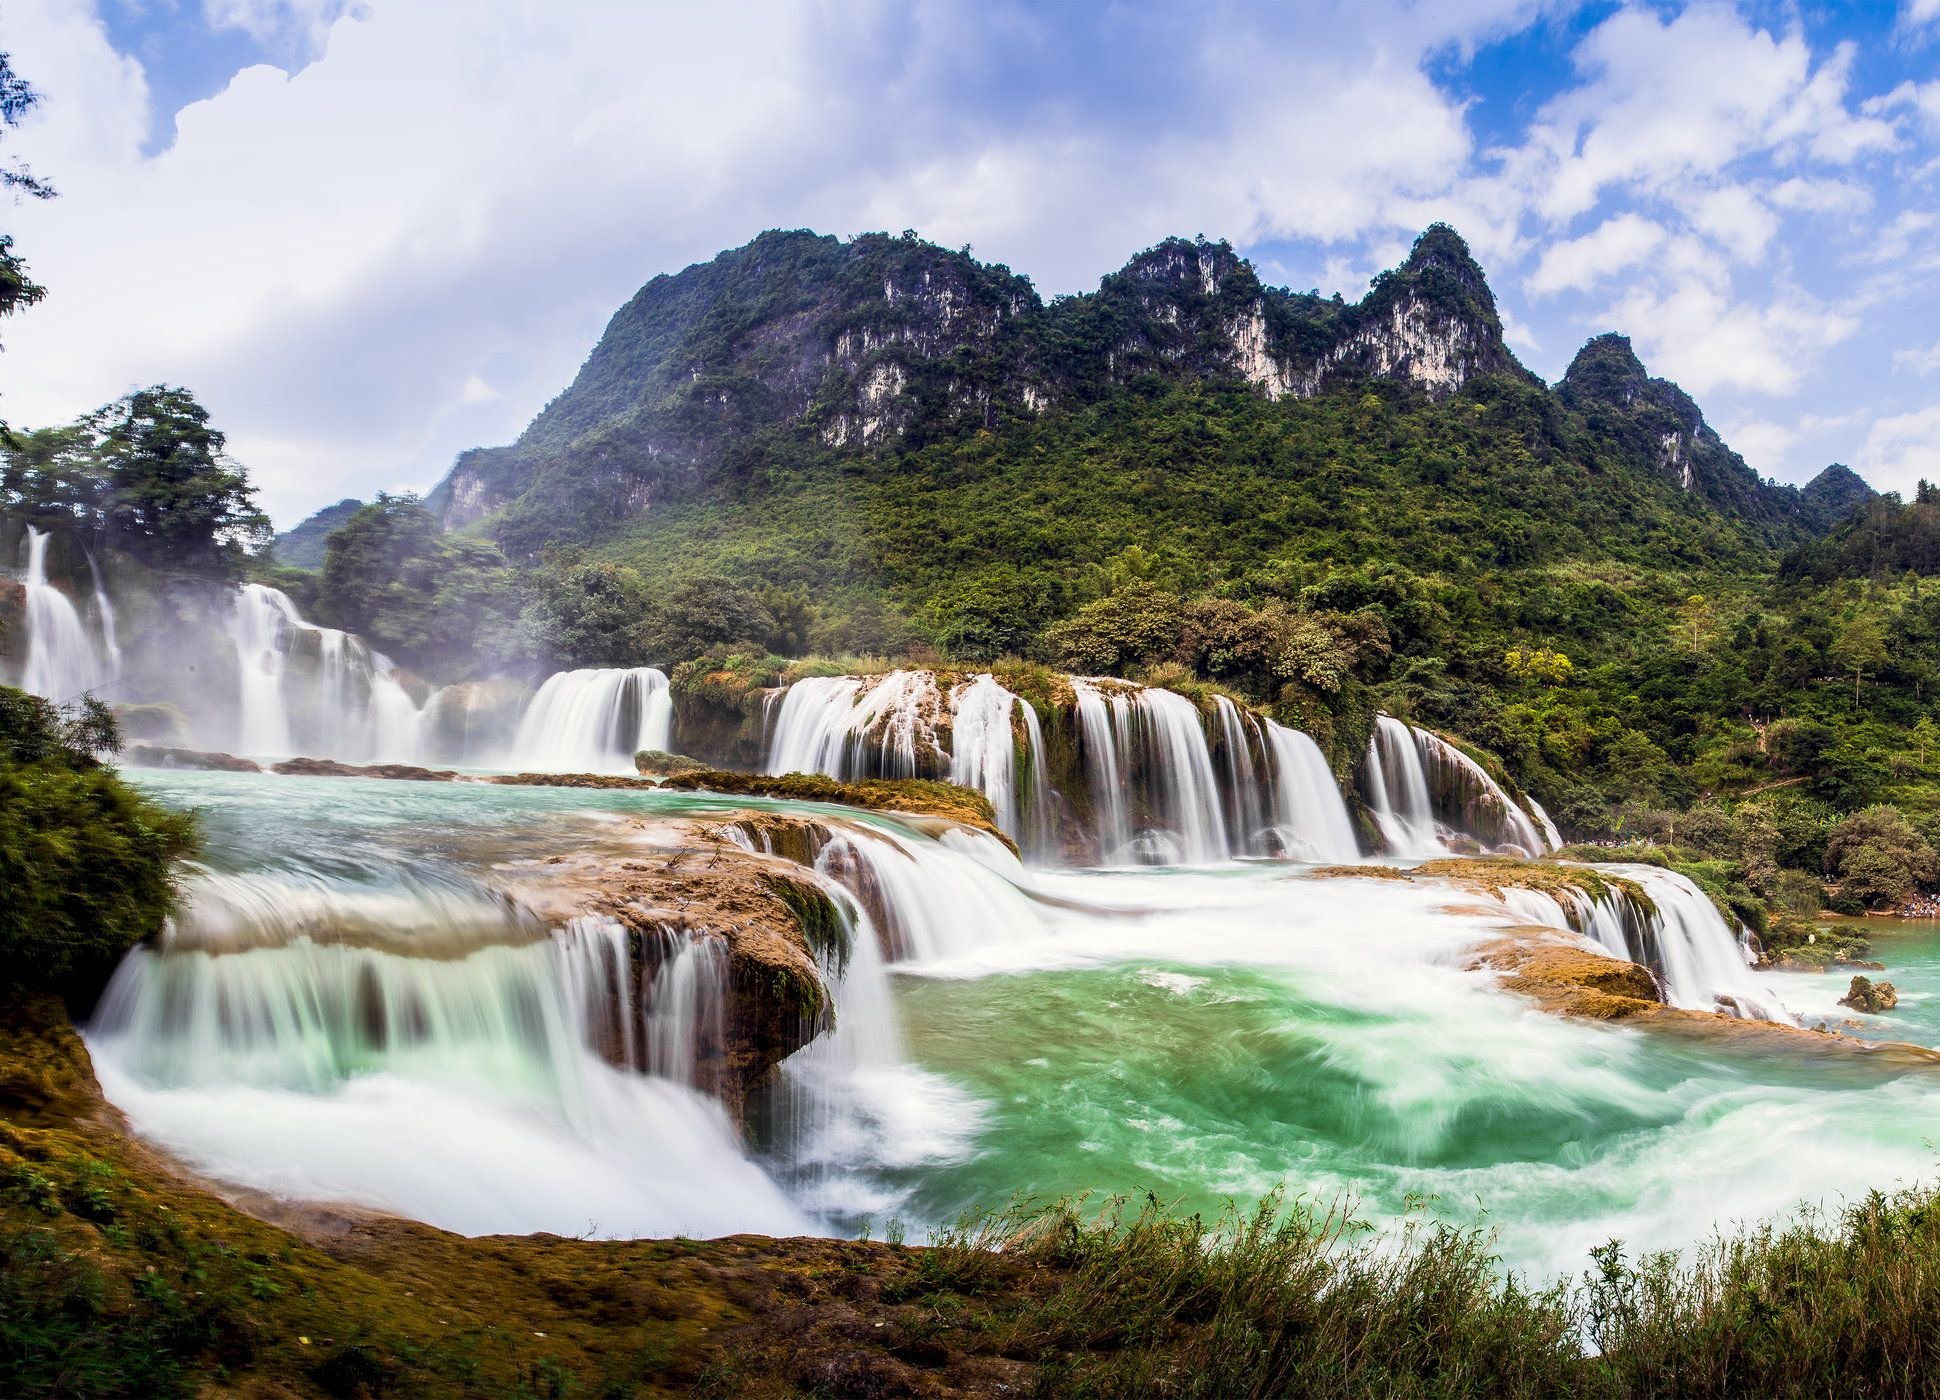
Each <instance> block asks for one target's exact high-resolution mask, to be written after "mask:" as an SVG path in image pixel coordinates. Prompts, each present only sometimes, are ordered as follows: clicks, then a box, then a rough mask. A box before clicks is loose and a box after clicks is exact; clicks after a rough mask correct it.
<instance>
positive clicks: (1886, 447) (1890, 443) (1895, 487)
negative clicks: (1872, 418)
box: [1859, 404, 1940, 496]
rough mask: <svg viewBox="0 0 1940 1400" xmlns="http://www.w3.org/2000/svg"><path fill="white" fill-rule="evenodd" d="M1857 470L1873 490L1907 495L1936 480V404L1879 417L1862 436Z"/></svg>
mask: <svg viewBox="0 0 1940 1400" xmlns="http://www.w3.org/2000/svg"><path fill="white" fill-rule="evenodd" d="M1859 467H1860V470H1862V471H1863V472H1865V474H1866V479H1867V480H1869V481H1870V482H1872V484H1873V486H1874V487H1875V489H1877V490H1881V491H1898V492H1900V493H1901V494H1902V495H1905V496H1911V495H1912V494H1913V490H1914V488H1915V487H1916V486H1918V485H1919V483H1920V482H1922V481H1940V404H1935V405H1933V406H1931V407H1928V408H1920V409H1915V410H1914V411H1913V412H1911V413H1899V414H1894V415H1892V416H1890V417H1886V418H1881V419H1880V420H1878V421H1877V422H1876V423H1874V424H1873V426H1872V428H1871V429H1870V430H1868V432H1867V433H1866V442H1865V445H1864V446H1863V447H1861V448H1860V450H1859Z"/></svg>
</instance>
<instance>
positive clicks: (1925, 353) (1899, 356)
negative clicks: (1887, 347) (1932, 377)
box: [1893, 340, 1940, 374]
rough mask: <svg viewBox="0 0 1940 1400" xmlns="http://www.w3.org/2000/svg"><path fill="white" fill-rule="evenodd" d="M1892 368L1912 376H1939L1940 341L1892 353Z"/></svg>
mask: <svg viewBox="0 0 1940 1400" xmlns="http://www.w3.org/2000/svg"><path fill="white" fill-rule="evenodd" d="M1893 368H1894V369H1903V370H1909V371H1911V372H1912V373H1914V374H1940V340H1936V341H1934V342H1933V344H1931V345H1916V346H1911V347H1909V348H1907V349H1905V350H1895V351H1894V352H1893Z"/></svg>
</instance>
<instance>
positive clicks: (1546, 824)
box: [1529, 797, 1563, 851]
mask: <svg viewBox="0 0 1940 1400" xmlns="http://www.w3.org/2000/svg"><path fill="white" fill-rule="evenodd" d="M1529 812H1530V815H1531V816H1533V817H1535V819H1536V825H1537V826H1539V827H1541V828H1542V829H1543V840H1544V841H1546V842H1547V843H1548V849H1549V850H1552V851H1555V850H1561V849H1562V846H1563V833H1562V832H1560V831H1558V830H1557V829H1556V823H1555V822H1553V821H1551V820H1550V819H1549V813H1548V812H1545V811H1544V810H1543V804H1542V803H1540V802H1538V801H1537V800H1536V799H1535V798H1533V797H1531V798H1530V799H1529Z"/></svg>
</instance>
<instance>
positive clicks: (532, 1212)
mask: <svg viewBox="0 0 1940 1400" xmlns="http://www.w3.org/2000/svg"><path fill="white" fill-rule="evenodd" d="M230 894H231V896H232V898H231V899H229V900H228V901H227V903H229V904H233V903H234V899H233V894H234V892H233V891H231V892H230ZM219 902H221V901H219ZM201 907H202V902H201V901H194V902H192V903H191V905H190V909H189V911H188V912H186V913H185V914H184V916H183V921H184V926H183V929H182V930H181V931H180V932H178V933H176V934H174V935H172V936H171V937H169V938H166V939H165V940H164V942H163V943H162V944H161V946H160V947H159V948H158V949H155V950H152V951H151V950H149V949H146V948H143V949H137V950H136V951H135V952H134V953H132V954H131V955H130V956H129V958H128V959H127V960H126V961H125V962H124V963H123V964H122V966H121V968H120V969H119V970H118V971H117V973H116V975H115V978H114V980H113V982H112V983H111V984H110V986H109V988H108V991H107V993H106V994H105V995H104V997H103V999H102V1003H101V1006H100V1008H99V1009H98V1011H97V1013H96V1016H95V1019H94V1024H93V1027H92V1029H91V1031H90V1033H89V1045H90V1048H91V1049H92V1051H93V1053H94V1056H95V1062H96V1065H97V1069H98V1072H99V1074H100V1077H101V1080H102V1085H103V1088H104V1090H105V1092H106V1093H107V1094H108V1095H109V1097H110V1098H111V1099H112V1100H113V1101H114V1102H115V1103H116V1104H117V1105H118V1106H119V1107H121V1108H122V1109H123V1110H124V1111H126V1112H127V1113H128V1114H129V1116H130V1117H131V1119H133V1121H134V1122H135V1123H136V1124H137V1125H138V1126H139V1127H140V1129H141V1130H142V1131H143V1132H144V1133H145V1134H146V1135H148V1136H149V1137H152V1138H154V1139H155V1140H156V1141H158V1142H160V1143H161V1144H163V1145H164V1146H165V1147H168V1148H170V1149H172V1150H174V1151H176V1152H178V1153H180V1154H181V1155H182V1156H183V1157H184V1158H185V1159H186V1160H188V1161H189V1162H191V1163H192V1164H193V1165H195V1166H196V1167H198V1168H199V1169H201V1170H203V1171H205V1172H207V1173H208V1174H210V1175H211V1176H214V1177H216V1178H219V1179H225V1180H232V1181H237V1182H240V1183H246V1184H248V1185H251V1186H254V1187H257V1188H259V1189H263V1190H267V1191H271V1192H274V1193H276V1194H279V1195H285V1196H291V1197H295V1198H299V1199H311V1200H326V1201H328V1200H345V1201H351V1202H355V1203H359V1204H364V1205H369V1206H374V1207H377V1208H380V1209H385V1210H393V1211H398V1212H400V1213H403V1214H406V1215H411V1216H414V1217H416V1218H418V1219H422V1220H426V1221H429V1222H431V1223H433V1224H436V1225H440V1226H443V1227H445V1228H448V1229H453V1230H458V1231H461V1232H464V1233H470V1234H482V1233H491V1232H498V1231H519V1232H525V1231H532V1230H551V1231H556V1232H562V1233H573V1234H578V1233H585V1232H589V1231H590V1232H591V1233H595V1234H600V1235H605V1236H614V1237H622V1236H634V1235H641V1234H670V1233H688V1234H722V1233H728V1232H733V1231H739V1230H749V1229H755V1230H772V1231H776V1232H797V1231H801V1230H803V1229H806V1228H807V1227H808V1221H807V1220H806V1218H805V1217H804V1216H803V1215H802V1214H801V1213H800V1212H799V1211H798V1210H796V1209H795V1208H794V1207H793V1206H791V1205H790V1204H789V1203H788V1202H787V1200H786V1199H785V1198H784V1197H783V1196H782V1194H781V1192H780V1191H779V1190H778V1189H777V1188H776V1187H775V1185H774V1184H773V1183H772V1182H771V1181H770V1180H769V1179H768V1178H767V1177H766V1176H765V1175H764V1174H763V1173H762V1172H761V1171H760V1169H759V1168H758V1167H756V1166H755V1165H754V1164H753V1163H752V1162H751V1161H749V1160H748V1159H747V1157H746V1156H745V1154H744V1153H743V1151H742V1150H741V1148H740V1146H739V1144H738V1142H737V1140H736V1137H735V1133H734V1131H733V1129H732V1127H731V1125H730V1124H729V1122H728V1119H727V1117H726V1115H725V1114H724V1113H723V1111H722V1110H721V1109H720V1107H719V1105H718V1104H716V1103H714V1102H713V1101H711V1100H709V1099H707V1098H706V1097H704V1096H702V1095H701V1094H699V1093H697V1092H695V1091H694V1090H693V1089H692V1088H691V1087H689V1086H688V1083H687V1082H684V1081H685V1080H691V1078H692V1077H693V1067H694V1051H693V1046H694V1044H695V1042H696V1039H697V1037H698V1036H699V1035H700V1034H702V1033H703V1032H704V1027H705V1021H706V1018H707V1017H708V1016H709V1015H710V1014H718V1011H717V1010H715V1011H710V1009H709V999H710V997H713V998H714V1005H715V1007H716V1008H717V1007H718V997H717V996H716V994H715V992H714V991H712V990H710V974H709V970H708V954H707V953H706V952H705V951H699V950H701V943H700V942H696V943H695V944H694V946H693V949H692V950H683V952H682V953H681V954H677V955H676V956H675V957H673V958H672V959H670V960H669V961H668V962H667V963H666V964H664V965H663V967H662V969H661V974H660V977H659V978H658V979H657V980H656V982H655V984H654V987H653V990H652V992H651V994H650V995H649V996H648V997H647V998H646V1000H645V1001H644V1003H643V1002H642V1001H641V999H640V998H639V996H638V993H637V989H636V987H635V983H634V979H633V977H632V976H631V974H630V970H629V964H628V959H627V952H626V938H625V934H624V931H622V930H619V929H618V928H617V926H615V925H611V924H606V923H603V922H601V921H594V920H575V921H573V922H572V923H571V924H569V925H567V926H566V927H565V928H563V929H561V930H559V931H558V933H557V935H556V936H554V937H552V938H542V939H540V940H539V941H537V942H533V941H529V940H530V930H529V929H526V928H524V927H523V926H521V925H518V924H517V923H516V921H515V922H511V923H508V922H506V920H507V918H508V916H507V915H505V913H504V912H503V911H502V910H500V912H499V916H498V917H499V922H500V929H499V933H500V935H501V937H503V938H507V939H512V940H523V941H510V942H497V943H488V944H485V945H484V946H472V947H471V948H470V949H469V951H466V952H464V953H463V954H462V955H459V956H446V957H415V956H408V955H404V954H401V953H398V952H394V951H390V950H389V949H386V948H378V947H369V946H362V945H360V944H357V943H354V942H338V941H323V940H322V939H320V937H319V936H318V935H322V936H323V938H325V939H327V938H330V937H331V936H332V934H333V929H334V925H333V924H332V923H331V922H330V921H329V920H327V919H326V920H324V921H323V922H321V923H306V924H301V925H298V926H295V927H293V928H286V929H284V930H283V932H284V933H285V935H286V939H285V941H283V942H280V943H264V942H261V941H260V940H261V939H262V938H263V937H264V936H265V935H266V934H268V933H270V932H272V931H273V930H270V929H266V928H264V927H262V926H258V927H256V928H255V929H254V931H253V934H252V938H251V940H248V942H249V943H250V944H251V945H252V946H242V947H238V946H236V944H235V942H234V941H233V939H232V930H231V929H230V928H228V927H225V926H224V925H223V924H222V923H221V922H220V921H218V922H217V923H216V924H215V925H213V926H211V925H208V924H202V923H198V918H199V915H198V913H197V910H198V909H199V908H201ZM491 908H492V906H491V905H490V904H489V903H488V902H485V901H480V902H479V906H478V907H476V908H473V909H471V910H470V911H468V912H469V915H470V919H469V921H467V920H464V919H460V920H459V921H458V924H459V925H460V926H459V927H458V928H457V929H456V930H455V932H454V933H453V935H452V937H453V938H454V939H455V940H456V941H458V942H460V943H464V942H471V941H475V940H476V939H477V938H479V937H480V936H481V935H482V934H483V933H485V932H486V931H488V930H489V929H490V926H491V922H492V917H491V913H490V909H491ZM212 948H223V949H226V950H227V951H220V952H212V951H208V950H209V949H212ZM689 952H693V953H694V954H695V955H694V956H688V953H689ZM663 993H664V994H665V996H666V997H667V998H668V1000H667V1004H665V1005H662V1004H661V1000H660V999H661V997H662V995H663ZM643 1012H644V1022H643V1020H642V1017H643ZM636 1028H637V1029H636ZM603 1049H604V1050H606V1051H607V1052H608V1053H612V1054H613V1057H614V1058H615V1059H617V1060H618V1061H619V1064H617V1065H616V1064H612V1063H609V1062H608V1060H607V1059H606V1058H603V1057H602V1054H601V1051H602V1050H603ZM616 1051H617V1053H614V1052H616ZM642 1059H644V1060H645V1061H646V1067H647V1068H649V1069H650V1070H654V1071H657V1072H656V1073H651V1074H647V1075H642V1074H639V1073H636V1072H629V1070H627V1069H626V1068H624V1066H626V1065H628V1064H633V1065H635V1066H638V1065H639V1063H640V1062H641V1060H642ZM562 1183H569V1184H570V1189H562Z"/></svg>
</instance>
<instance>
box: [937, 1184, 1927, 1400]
mask: <svg viewBox="0 0 1940 1400" xmlns="http://www.w3.org/2000/svg"><path fill="white" fill-rule="evenodd" d="M999 1254H1001V1255H1009V1256H1011V1257H1013V1258H1016V1259H1021V1260H1023V1261H1026V1262H1027V1263H1028V1264H1029V1265H1031V1266H1034V1267H1035V1268H1036V1269H1038V1270H1041V1271H1042V1272H1043V1273H1044V1274H1046V1275H1048V1276H1049V1278H1050V1280H1051V1282H1050V1283H1049V1286H1046V1287H1040V1288H1032V1289H1025V1290H1018V1291H1017V1292H1016V1294H1015V1296H1012V1297H1009V1298H1006V1299H1004V1300H1002V1301H1001V1302H999V1301H998V1300H996V1299H989V1300H987V1301H988V1302H989V1303H990V1304H991V1305H992V1309H993V1312H996V1313H1000V1314H1002V1319H1001V1322H1000V1323H999V1324H998V1327H997V1331H998V1343H999V1349H1000V1350H1002V1351H1003V1352H1004V1354H1006V1355H1011V1356H1020V1357H1028V1358H1029V1359H1031V1360H1032V1361H1034V1362H1035V1363H1036V1365H1037V1389H1038V1392H1039V1393H1040V1394H1043V1395H1047V1396H1048V1395H1055V1396H1076V1397H1131V1396H1168V1397H1169V1396H1179V1397H1215V1396H1216V1397H1248V1396H1261V1397H1264V1396H1296V1395H1297V1396H1303V1397H1316V1400H1319V1398H1320V1397H1332V1396H1373V1395H1380V1396H1457V1395H1462V1396H1467V1395H1488V1396H1554V1395H1567V1396H1594V1397H1633V1396H1636V1397H1642V1396H1744V1395H1867V1396H1872V1395H1877V1396H1928V1395H1940V1197H1936V1195H1935V1193H1934V1192H1932V1191H1926V1190H1921V1191H1909V1192H1904V1193H1901V1194H1898V1195H1895V1196H1891V1197H1888V1196H1883V1195H1879V1194H1875V1195H1872V1196H1869V1197H1867V1198H1866V1199H1865V1200H1864V1201H1862V1202H1860V1203H1858V1204H1855V1205H1853V1206H1851V1207H1849V1208H1847V1209H1845V1210H1843V1211H1841V1212H1839V1213H1837V1214H1836V1215H1834V1216H1832V1217H1829V1218H1827V1217H1821V1216H1818V1215H1813V1214H1808V1215H1804V1216H1801V1217H1799V1218H1798V1219H1797V1220H1795V1221H1793V1222H1791V1223H1790V1224H1787V1225H1783V1226H1772V1227H1765V1228H1759V1229H1755V1230H1752V1231H1749V1232H1747V1233H1744V1234H1740V1235H1736V1236H1731V1237H1723V1236H1720V1237H1718V1238H1715V1239H1713V1240H1712V1241H1711V1242H1709V1243H1708V1244H1706V1245H1704V1246H1702V1247H1699V1248H1697V1249H1694V1250H1691V1251H1687V1252H1685V1253H1683V1254H1681V1255H1680V1254H1675V1253H1660V1254H1650V1255H1646V1256H1643V1257H1641V1258H1635V1259H1633V1258H1631V1257H1630V1256H1628V1255H1627V1254H1626V1253H1625V1252H1624V1250H1623V1248H1622V1247H1621V1246H1620V1245H1618V1244H1615V1243H1611V1244H1609V1245H1605V1246H1604V1247H1602V1248H1600V1249H1598V1250H1596V1251H1594V1253H1593V1257H1592V1260H1591V1261H1590V1265H1591V1266H1590V1268H1589V1269H1588V1270H1587V1271H1586V1272H1584V1273H1583V1274H1582V1275H1581V1276H1579V1277H1576V1278H1573V1279H1566V1280H1563V1281H1560V1282H1558V1283H1555V1284H1553V1285H1550V1286H1547V1287H1540V1288H1536V1287H1531V1286H1529V1285H1527V1284H1526V1283H1524V1282H1522V1281H1521V1280H1519V1279H1517V1278H1514V1277H1510V1276H1505V1275H1504V1273H1503V1271H1502V1269H1501V1266H1500V1262H1499V1259H1498V1257H1497V1255H1496V1253H1495V1249H1494V1241H1493V1238H1492V1236H1491V1235H1490V1234H1489V1232H1487V1231H1486V1230H1483V1229H1480V1228H1464V1227H1460V1226H1455V1225H1449V1224H1445V1223H1442V1222H1438V1221H1435V1220H1432V1219H1429V1218H1426V1217H1424V1216H1421V1215H1415V1216H1412V1217H1410V1218H1409V1220H1408V1221H1406V1222H1405V1223H1404V1224H1403V1225H1402V1226H1400V1227H1399V1228H1398V1229H1397V1230H1395V1231H1391V1232H1386V1233H1377V1232H1374V1231H1371V1230H1368V1229H1367V1228H1366V1227H1364V1226H1363V1225H1361V1224H1360V1223H1358V1222H1357V1221H1355V1220H1354V1219H1353V1217H1352V1216H1351V1214H1350V1213H1348V1212H1345V1211H1342V1210H1340V1209H1318V1208H1314V1207H1310V1206H1308V1205H1307V1204H1305V1203H1303V1202H1299V1201H1293V1202H1289V1201H1286V1200H1284V1199H1282V1198H1280V1197H1277V1196H1276V1197H1270V1198H1269V1199H1268V1200H1266V1201H1265V1202H1263V1203H1262V1204H1261V1205H1260V1206H1259V1207H1258V1208H1257V1209H1256V1210H1254V1211H1253V1212H1251V1213H1250V1214H1249V1213H1243V1212H1238V1211H1231V1212H1229V1213H1227V1214H1226V1215H1225V1216H1224V1217H1222V1218H1221V1219H1219V1220H1217V1221H1211V1222H1208V1221H1206V1220H1204V1219H1202V1218H1200V1217H1197V1216H1192V1217H1186V1218H1175V1217H1172V1216H1169V1215H1168V1214H1167V1213H1166V1212H1165V1211H1164V1210H1163V1209H1161V1208H1160V1206H1159V1204H1158V1203H1157V1202H1156V1201H1154V1200H1152V1199H1150V1198H1148V1199H1147V1200H1146V1201H1145V1202H1144V1203H1143V1204H1142V1205H1140V1206H1139V1207H1137V1208H1136V1209H1128V1208H1127V1207H1126V1205H1125V1203H1123V1202H1114V1203H1112V1204H1110V1205H1109V1206H1107V1207H1106V1208H1105V1209H1103V1210H1102V1211H1098V1212H1096V1213H1092V1214H1086V1213H1085V1211H1084V1209H1083V1207H1082V1206H1081V1205H1072V1204H1061V1205H1058V1206H1054V1207H1051V1208H1048V1209H1036V1210H1027V1209H1020V1210H1013V1211H1009V1212H1004V1213H1000V1214H996V1215H990V1216H985V1217H982V1218H980V1219H977V1220H975V1221H971V1222H967V1223H966V1224H965V1225H964V1226H962V1227H960V1228H958V1229H956V1230H953V1231H946V1232H944V1234H943V1235H941V1236H940V1237H939V1238H938V1240H937V1242H936V1247H935V1248H934V1249H933V1250H931V1251H929V1252H928V1254H927V1256H926V1258H925V1259H924V1260H923V1261H922V1262H921V1263H920V1264H919V1265H918V1266H917V1268H916V1269H915V1270H913V1271H912V1273H911V1275H910V1276H909V1277H908V1278H907V1279H905V1280H904V1281H903V1282H902V1285H901V1289H900V1291H901V1293H902V1294H904V1295H905V1296H920V1295H921V1294H922V1293H923V1292H925V1291H929V1290H935V1291H943V1290H948V1291H953V1292H957V1293H961V1294H969V1295H972V1296H975V1295H977V1294H978V1293H979V1292H980V1291H982V1289H983V1287H984V1286H985V1283H986V1282H987V1280H988V1278H989V1277H990V1273H989V1271H990V1261H991V1260H992V1259H993V1258H994V1257H996V1255H999Z"/></svg>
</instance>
